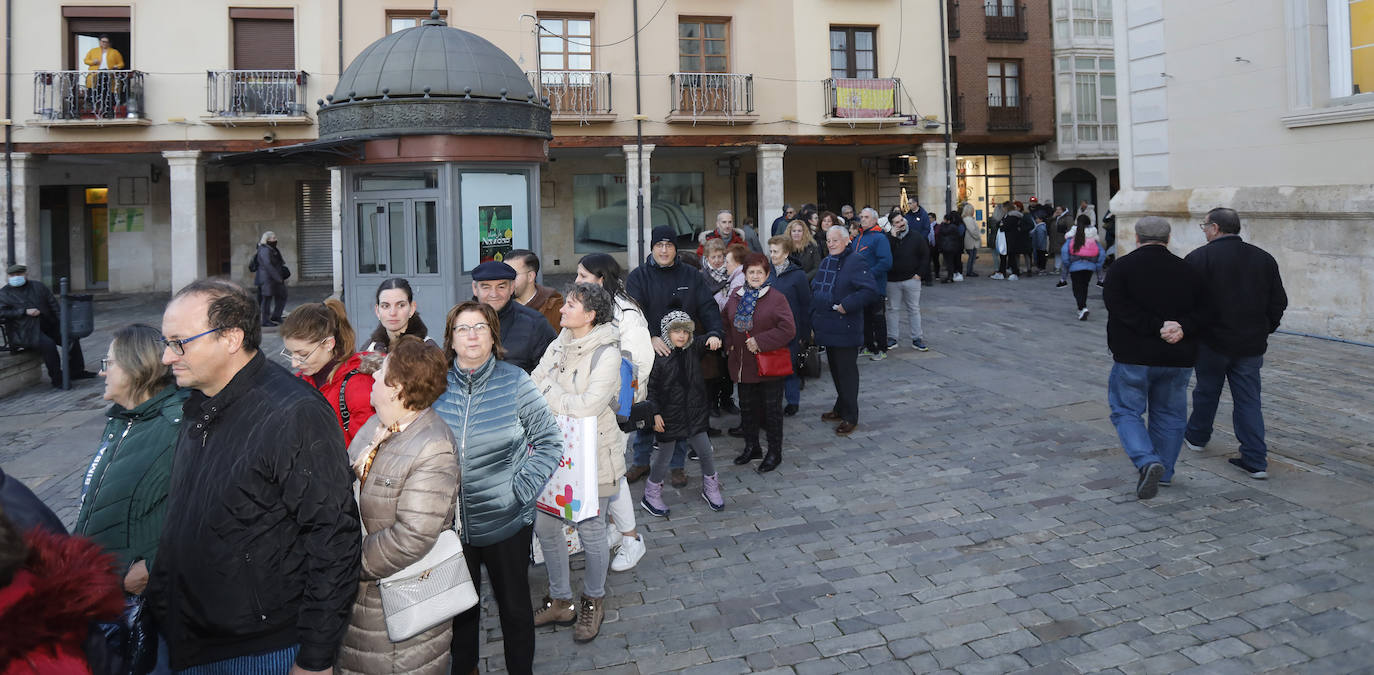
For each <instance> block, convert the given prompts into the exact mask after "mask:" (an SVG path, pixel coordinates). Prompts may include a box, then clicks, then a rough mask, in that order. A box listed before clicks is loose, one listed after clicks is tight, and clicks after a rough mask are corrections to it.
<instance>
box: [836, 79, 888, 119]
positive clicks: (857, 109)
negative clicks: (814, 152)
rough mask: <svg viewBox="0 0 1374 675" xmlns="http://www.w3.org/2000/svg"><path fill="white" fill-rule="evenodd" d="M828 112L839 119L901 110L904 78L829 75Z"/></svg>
mask: <svg viewBox="0 0 1374 675" xmlns="http://www.w3.org/2000/svg"><path fill="white" fill-rule="evenodd" d="M822 86H824V87H825V114H826V115H827V116H829V117H835V118H840V119H874V118H885V117H897V116H899V115H901V114H902V81H901V80H900V79H898V78H895V77H888V78H879V79H874V78H836V77H832V78H827V79H826V80H825V81H824V82H823V83H822Z"/></svg>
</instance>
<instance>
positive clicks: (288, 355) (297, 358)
mask: <svg viewBox="0 0 1374 675" xmlns="http://www.w3.org/2000/svg"><path fill="white" fill-rule="evenodd" d="M328 339H329V338H325V340H328ZM323 345H324V340H320V341H319V342H316V343H315V348H314V349H312V350H310V351H308V352H306V353H305V355H304V356H301V355H300V354H297V353H295V352H293V351H291V350H290V349H286V348H282V350H281V356H282V358H285V359H290V360H291V363H297V362H300V363H305V362H306V361H309V360H310V357H311V356H314V355H315V352H317V351H319V350H320V347H321V346H323Z"/></svg>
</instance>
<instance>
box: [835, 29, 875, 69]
mask: <svg viewBox="0 0 1374 675" xmlns="http://www.w3.org/2000/svg"><path fill="white" fill-rule="evenodd" d="M877 32H878V29H876V28H854V27H843V26H832V27H831V28H830V76H831V77H833V78H835V79H840V78H854V79H862V80H873V79H877V77H878V39H877Z"/></svg>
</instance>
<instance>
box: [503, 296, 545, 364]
mask: <svg viewBox="0 0 1374 675" xmlns="http://www.w3.org/2000/svg"><path fill="white" fill-rule="evenodd" d="M496 318H497V319H499V320H500V321H501V346H502V347H503V348H505V350H506V358H504V359H502V360H503V361H505V362H506V363H511V364H514V365H516V366H519V367H520V369H521V370H523V371H525V372H526V373H528V372H530V371H532V370H534V367H535V366H537V365H539V359H542V358H544V352H545V350H547V349H548V348H549V343H551V342H553V341H554V339H555V338H557V337H558V334H557V333H555V332H553V326H550V325H549V322H548V320H547V319H545V318H544V315H543V314H540V313H539V311H538V310H534V309H530V308H529V307H526V306H524V305H522V304H520V303H519V302H516V301H515V299H514V298H512V299H511V300H510V301H509V302H507V303H506V306H505V307H502V308H501V311H499V312H497V313H496Z"/></svg>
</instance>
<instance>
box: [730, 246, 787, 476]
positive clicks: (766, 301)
mask: <svg viewBox="0 0 1374 675" xmlns="http://www.w3.org/2000/svg"><path fill="white" fill-rule="evenodd" d="M771 271H772V263H771V262H769V260H768V257H767V256H765V255H763V254H762V253H752V254H750V255H749V256H748V257H747V258H745V259H744V286H742V287H740V288H739V289H738V290H736V291H734V292H733V293H731V294H730V299H729V300H728V301H727V302H726V303H725V310H724V311H723V312H721V314H722V316H723V317H724V318H725V328H726V339H725V354H726V358H727V360H728V364H729V369H730V379H732V380H734V381H735V383H736V384H738V385H739V407H740V426H741V427H742V428H743V431H744V452H742V453H740V455H739V457H736V458H735V464H739V465H744V464H748V463H749V462H751V461H753V460H755V459H758V458H759V457H760V456H762V457H763V461H762V462H760V463H759V473H765V472H768V471H772V470H773V469H776V468H778V464H780V463H782V383H783V379H785V376H775V377H762V376H760V375H759V369H758V357H757V356H756V355H757V354H758V353H760V352H768V351H772V350H775V349H786V348H787V345H788V343H790V342H791V341H792V336H793V335H795V334H796V332H797V327H796V324H795V323H794V322H793V321H792V309H791V307H790V306H789V305H788V304H787V298H786V297H784V296H783V294H782V293H778V292H775V291H774V290H773V289H772V287H771V286H770V285H769V282H768V279H769V273H770V272H771ZM789 362H790V357H789ZM760 425H762V426H763V430H764V433H766V434H767V436H768V454H767V455H763V453H761V452H760V451H759V426H760Z"/></svg>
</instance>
